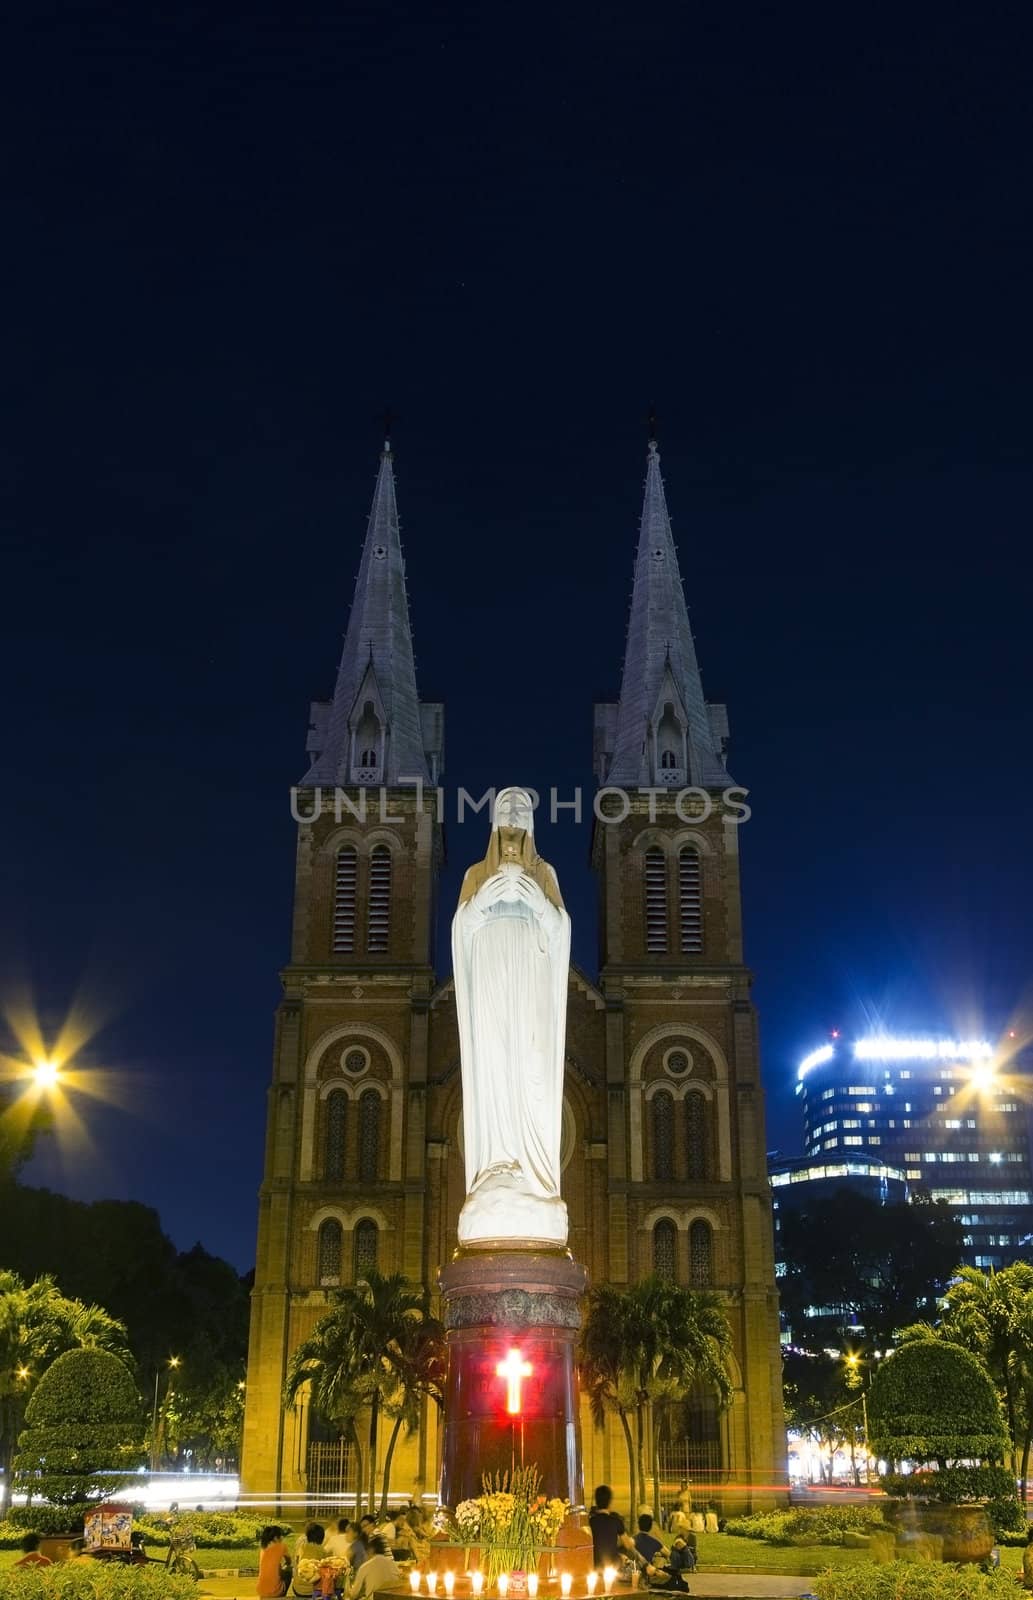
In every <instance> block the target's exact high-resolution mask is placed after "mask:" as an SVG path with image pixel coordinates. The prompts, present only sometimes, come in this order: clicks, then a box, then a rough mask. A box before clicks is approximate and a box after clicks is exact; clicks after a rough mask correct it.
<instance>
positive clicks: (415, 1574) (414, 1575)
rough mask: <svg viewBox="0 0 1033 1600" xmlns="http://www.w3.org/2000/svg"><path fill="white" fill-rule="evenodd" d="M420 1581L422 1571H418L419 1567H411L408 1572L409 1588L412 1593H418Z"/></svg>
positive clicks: (421, 1579) (421, 1580)
mask: <svg viewBox="0 0 1033 1600" xmlns="http://www.w3.org/2000/svg"><path fill="white" fill-rule="evenodd" d="M422 1582H423V1573H422V1572H421V1571H420V1569H419V1567H413V1569H412V1571H411V1572H410V1574H409V1588H410V1589H411V1590H412V1592H413V1594H419V1592H420V1584H421V1583H422Z"/></svg>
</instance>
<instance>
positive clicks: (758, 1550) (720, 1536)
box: [689, 1533, 868, 1589]
mask: <svg viewBox="0 0 1033 1600" xmlns="http://www.w3.org/2000/svg"><path fill="white" fill-rule="evenodd" d="M696 1551H697V1554H698V1556H699V1564H700V1567H701V1568H703V1569H705V1570H706V1571H708V1572H734V1571H736V1570H738V1571H740V1572H783V1573H786V1574H787V1575H788V1576H790V1577H800V1578H809V1577H812V1576H813V1575H814V1573H816V1572H821V1571H822V1570H823V1569H824V1568H825V1567H847V1566H850V1565H851V1563H856V1562H858V1561H867V1559H868V1554H867V1551H865V1550H843V1549H841V1548H840V1547H839V1546H838V1545H817V1544H805V1545H795V1544H794V1545H778V1544H765V1543H764V1541H763V1540H762V1539H733V1538H732V1536H731V1534H728V1533H697V1535H696ZM691 1587H692V1579H691V1577H690V1579H689V1588H690V1589H691Z"/></svg>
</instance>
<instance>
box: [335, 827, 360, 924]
mask: <svg viewBox="0 0 1033 1600" xmlns="http://www.w3.org/2000/svg"><path fill="white" fill-rule="evenodd" d="M358 870H359V858H358V854H357V852H356V849H355V846H354V845H351V844H348V845H345V846H344V849H343V850H338V852H337V868H336V871H335V873H334V949H335V950H354V949H355V885H356V882H357V880H358Z"/></svg>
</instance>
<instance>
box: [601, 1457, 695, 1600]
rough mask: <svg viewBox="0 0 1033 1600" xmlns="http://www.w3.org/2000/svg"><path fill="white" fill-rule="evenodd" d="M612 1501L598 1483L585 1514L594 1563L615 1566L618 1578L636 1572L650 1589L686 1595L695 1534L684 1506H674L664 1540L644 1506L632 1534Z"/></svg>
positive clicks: (607, 1489)
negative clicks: (592, 1499) (591, 1503)
mask: <svg viewBox="0 0 1033 1600" xmlns="http://www.w3.org/2000/svg"><path fill="white" fill-rule="evenodd" d="M686 1498H687V1497H686ZM612 1502H613V1490H612V1489H611V1488H610V1487H609V1485H608V1484H605V1483H603V1484H600V1485H599V1487H598V1489H597V1490H596V1491H595V1496H594V1504H593V1506H592V1509H591V1511H590V1512H589V1514H588V1525H589V1527H590V1528H591V1530H592V1559H593V1562H594V1564H595V1566H596V1567H599V1568H603V1567H615V1568H616V1569H617V1572H618V1573H619V1574H620V1575H621V1576H622V1577H625V1576H626V1577H631V1576H632V1575H633V1573H635V1572H636V1571H637V1572H638V1573H639V1575H640V1577H644V1578H645V1580H646V1583H647V1585H648V1587H649V1588H650V1589H666V1590H673V1591H675V1592H677V1593H680V1594H687V1593H688V1591H689V1586H688V1583H687V1581H686V1577H687V1574H688V1573H690V1572H692V1571H693V1569H694V1568H695V1565H696V1533H695V1530H694V1529H693V1528H692V1527H691V1526H689V1525H688V1506H687V1507H681V1506H679V1507H677V1508H676V1509H675V1512H674V1514H673V1516H672V1518H671V1519H670V1521H669V1526H668V1530H667V1538H666V1539H664V1538H661V1537H660V1530H659V1529H658V1528H657V1527H656V1525H655V1523H654V1519H653V1514H652V1512H651V1511H650V1510H648V1508H646V1507H643V1508H642V1510H641V1512H640V1514H639V1518H638V1531H637V1532H636V1533H635V1535H634V1537H633V1536H632V1535H631V1534H629V1533H628V1531H627V1529H626V1527H625V1526H624V1518H623V1517H622V1516H620V1515H619V1514H618V1513H617V1512H616V1511H614V1510H613V1506H612ZM688 1505H689V1506H691V1501H689V1502H688ZM683 1521H684V1526H683V1525H682V1522H683Z"/></svg>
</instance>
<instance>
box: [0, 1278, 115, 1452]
mask: <svg viewBox="0 0 1033 1600" xmlns="http://www.w3.org/2000/svg"><path fill="white" fill-rule="evenodd" d="M85 1349H91V1350H110V1351H111V1352H112V1353H113V1354H115V1355H119V1356H127V1355H128V1345H127V1342H126V1330H125V1327H124V1326H123V1324H122V1323H121V1322H116V1320H115V1318H114V1317H110V1316H109V1315H108V1313H107V1312H106V1311H104V1310H103V1309H102V1308H101V1307H100V1306H89V1305H86V1304H84V1302H83V1301H82V1300H71V1299H69V1298H68V1297H67V1296H66V1295H63V1294H62V1293H61V1291H60V1289H59V1288H58V1286H57V1284H56V1283H55V1281H54V1279H53V1278H52V1277H49V1276H44V1277H41V1278H37V1279H36V1280H35V1282H33V1283H25V1282H24V1281H23V1280H22V1279H21V1278H20V1277H19V1276H18V1274H17V1273H15V1272H6V1271H0V1468H2V1469H3V1471H4V1472H5V1474H6V1475H7V1477H8V1478H9V1477H10V1470H11V1457H12V1455H13V1453H14V1446H15V1443H16V1441H17V1438H18V1434H19V1433H20V1432H21V1428H22V1423H23V1421H24V1415H25V1407H26V1405H27V1404H28V1402H29V1400H30V1399H31V1397H32V1394H33V1391H34V1389H35V1387H36V1384H37V1383H38V1382H39V1379H40V1378H41V1377H42V1375H43V1373H44V1372H45V1371H46V1370H47V1368H48V1367H49V1366H50V1364H51V1362H53V1361H55V1360H56V1359H57V1357H58V1356H60V1355H64V1353H65V1351H66V1350H85Z"/></svg>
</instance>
